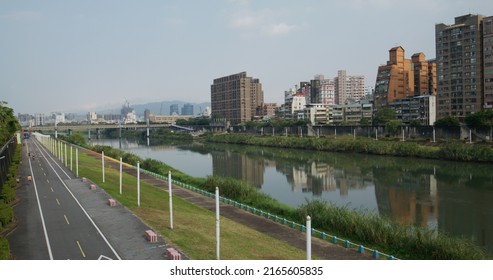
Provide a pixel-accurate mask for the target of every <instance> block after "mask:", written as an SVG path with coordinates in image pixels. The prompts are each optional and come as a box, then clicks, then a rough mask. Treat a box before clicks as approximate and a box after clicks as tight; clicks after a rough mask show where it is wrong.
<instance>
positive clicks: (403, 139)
mask: <svg viewBox="0 0 493 280" xmlns="http://www.w3.org/2000/svg"><path fill="white" fill-rule="evenodd" d="M401 129H402V142H404V141H406V140H405V138H404V128H401Z"/></svg>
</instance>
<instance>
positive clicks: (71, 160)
mask: <svg viewBox="0 0 493 280" xmlns="http://www.w3.org/2000/svg"><path fill="white" fill-rule="evenodd" d="M72 148H73V147H72V145H70V171H73V169H72V162H73V159H72Z"/></svg>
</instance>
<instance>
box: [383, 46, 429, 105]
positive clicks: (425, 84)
mask: <svg viewBox="0 0 493 280" xmlns="http://www.w3.org/2000/svg"><path fill="white" fill-rule="evenodd" d="M428 95H436V63H435V61H434V60H426V56H425V54H423V53H415V54H413V55H412V56H411V59H407V58H406V57H405V50H404V48H402V47H401V46H399V47H395V48H392V49H390V50H389V60H388V61H387V64H386V65H382V66H380V67H378V73H377V80H376V82H375V91H374V94H373V100H374V106H375V109H376V110H378V109H379V108H382V107H387V106H388V105H389V104H391V103H393V102H394V101H398V100H402V99H408V98H412V97H417V96H428Z"/></svg>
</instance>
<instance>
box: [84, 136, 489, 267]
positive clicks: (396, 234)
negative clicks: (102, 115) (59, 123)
mask: <svg viewBox="0 0 493 280" xmlns="http://www.w3.org/2000/svg"><path fill="white" fill-rule="evenodd" d="M92 149H93V150H94V151H97V152H98V153H100V152H101V151H103V150H104V151H105V155H108V156H111V157H114V158H116V159H118V158H119V157H120V156H121V157H122V158H124V160H125V162H127V163H129V164H132V165H135V164H136V163H137V161H139V162H140V163H141V167H142V168H144V169H146V170H149V171H152V172H155V173H158V174H161V175H163V176H166V175H167V173H168V171H169V170H172V173H173V178H174V179H176V180H178V181H181V182H184V183H187V184H190V185H193V186H195V187H198V188H202V189H205V190H207V191H209V192H213V191H214V190H215V187H219V189H220V192H221V195H222V196H224V197H227V198H230V199H233V200H235V201H237V202H240V203H244V204H247V205H249V206H251V207H255V208H257V209H259V210H263V211H265V212H268V213H271V214H273V215H278V216H280V217H283V218H286V219H288V220H292V221H294V222H297V223H300V224H304V223H305V220H304V219H305V217H306V216H307V215H310V216H311V217H312V225H313V226H314V228H316V229H318V230H321V231H325V232H327V233H329V234H331V235H337V236H338V237H340V238H346V239H349V240H351V241H352V242H357V243H360V244H363V245H364V246H367V247H370V248H375V249H378V250H379V251H382V252H385V253H387V254H392V255H395V256H396V257H399V258H403V259H487V258H488V256H487V254H486V253H485V252H484V250H482V249H481V248H479V247H477V246H476V245H474V244H473V243H472V241H470V240H466V239H460V238H455V237H449V236H447V235H444V234H442V233H439V232H436V231H431V230H428V229H423V228H417V227H414V226H412V225H399V224H396V223H393V222H391V221H390V220H389V219H387V218H385V217H380V216H378V215H376V214H371V213H361V212H358V211H356V210H352V209H348V208H345V207H335V206H333V205H330V204H327V203H325V202H321V201H307V202H306V204H304V205H301V206H300V207H299V208H298V209H295V208H292V207H288V206H286V205H283V204H281V203H279V202H278V201H276V200H275V199H273V198H271V197H269V196H267V195H265V194H262V193H260V192H259V191H258V190H257V189H256V188H255V187H253V186H250V185H248V184H247V183H245V182H243V181H241V180H236V179H232V178H224V177H219V176H209V177H208V178H194V177H191V176H188V175H186V174H183V173H181V172H179V171H178V170H174V169H173V168H172V167H170V166H168V165H166V164H164V163H162V162H160V161H157V160H153V159H145V160H144V159H141V158H139V157H137V156H135V155H132V154H128V153H124V152H122V151H119V150H116V149H112V148H110V147H107V146H95V147H92Z"/></svg>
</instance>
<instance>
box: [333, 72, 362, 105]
mask: <svg viewBox="0 0 493 280" xmlns="http://www.w3.org/2000/svg"><path fill="white" fill-rule="evenodd" d="M334 84H335V103H336V104H340V105H343V104H347V103H351V102H358V101H360V100H361V99H362V98H363V97H364V96H365V77H364V76H347V75H346V70H339V71H337V77H335V78H334Z"/></svg>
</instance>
